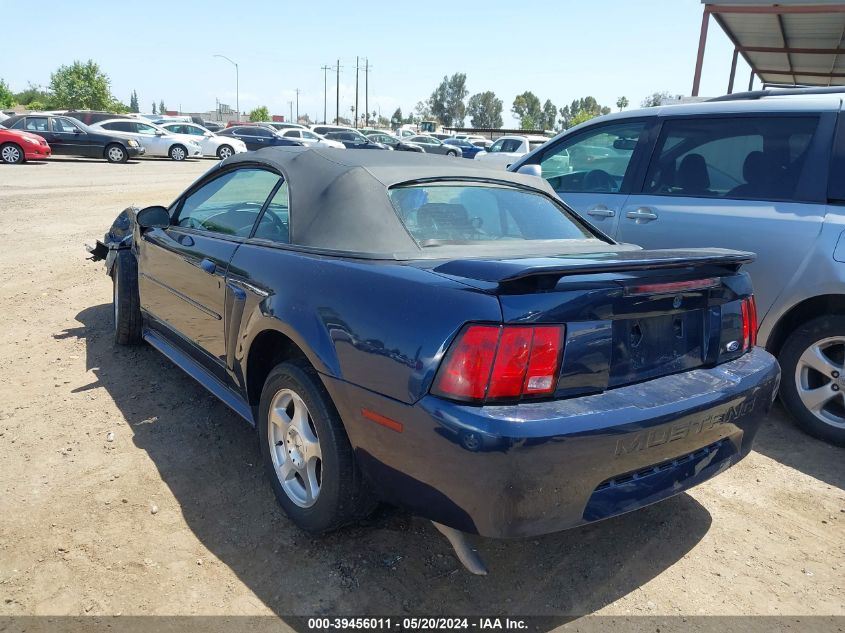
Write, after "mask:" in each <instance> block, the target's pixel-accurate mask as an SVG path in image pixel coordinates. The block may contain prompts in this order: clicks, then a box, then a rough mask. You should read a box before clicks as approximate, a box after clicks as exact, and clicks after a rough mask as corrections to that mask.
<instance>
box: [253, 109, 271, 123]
mask: <svg viewBox="0 0 845 633" xmlns="http://www.w3.org/2000/svg"><path fill="white" fill-rule="evenodd" d="M249 120H250V121H252V122H253V123H254V122H256V121H269V120H270V111H269V110H268V109H267V106H258V107H257V108H255V109H254V110H252V111H251V112H250V113H249Z"/></svg>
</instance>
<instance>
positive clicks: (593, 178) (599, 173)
mask: <svg viewBox="0 0 845 633" xmlns="http://www.w3.org/2000/svg"><path fill="white" fill-rule="evenodd" d="M615 186H616V181H615V180H614V179H613V176H611V175H610V174H608V173H607V172H606V171H604V170H603V169H593V170H592V171H588V172H587V175H586V176H584V186H583V190H584V191H613V188H614V187H615Z"/></svg>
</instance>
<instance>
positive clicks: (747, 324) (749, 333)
mask: <svg viewBox="0 0 845 633" xmlns="http://www.w3.org/2000/svg"><path fill="white" fill-rule="evenodd" d="M756 344H757V302H756V301H755V300H754V295H751V296H750V297H748V298H747V299H743V300H742V351H747V350H749V349H751V348H752V347H754V346H755V345H756Z"/></svg>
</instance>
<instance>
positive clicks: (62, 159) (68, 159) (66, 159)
mask: <svg viewBox="0 0 845 633" xmlns="http://www.w3.org/2000/svg"><path fill="white" fill-rule="evenodd" d="M46 162H50V163H70V164H76V163H95V164H98V165H104V164H108V162H109V161H107V160H106V159H105V158H79V157H74V156H51V157H50V158H49V160H48V161H46ZM138 162H139V161H138V159H137V158H129V159H127V161H126V162H125V163H118V164H122V165H137V164H138Z"/></svg>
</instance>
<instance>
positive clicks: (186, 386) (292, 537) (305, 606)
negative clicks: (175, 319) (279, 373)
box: [55, 304, 711, 623]
mask: <svg viewBox="0 0 845 633" xmlns="http://www.w3.org/2000/svg"><path fill="white" fill-rule="evenodd" d="M76 318H77V320H78V321H79V326H78V327H75V328H70V329H67V330H65V331H64V332H62V333H60V334H56V335H55V336H56V338H79V339H81V340H84V341H85V344H86V364H87V368H88V369H89V370H90V371H91V372H92V373H93V374H94V375H95V380H94V381H93V382H91V383H90V384H88V385H86V386H83V387H79V388H78V389H77V390H76V391H85V390H88V389H100V388H102V389H105V390H106V391H107V392H108V394H109V395H110V396H111V397H112V398H113V400H114V402H115V404H116V405H117V407H118V408H119V409H120V411H121V413H122V415H123V417H124V418H125V420H126V423H128V425H129V427H130V428H131V432H132V441H133V442H134V444H135V446H136V447H137V448H139V449H141V450H143V451H145V452H146V454H147V455H148V456H149V457H150V459H151V460H152V461H153V462H154V464H155V465H156V467H157V469H158V471H159V473H160V476H161V479H162V481H163V482H164V483H165V484H166V485H167V486H168V488H169V489H170V491H172V493H173V495H174V497H175V499H176V501H177V502H178V504H179V506H180V508H179V509H180V511H181V513H182V516H183V517H184V520H185V521H186V523H187V525H188V526H189V528H190V529H191V530H192V531H193V533H194V534H195V535H196V537H197V538H198V539H199V540H200V541H201V542H202V544H203V545H204V546H205V547H206V548H207V549H208V550H209V551H210V552H211V553H212V554H213V556H215V557H216V558H217V559H218V560H219V561H221V562H222V563H223V564H225V565H227V566H228V567H229V568H230V569H231V570H232V571H233V572H234V573H235V574H237V576H238V577H239V578H240V580H241V581H242V582H243V583H244V585H246V586H247V587H248V588H249V589H250V590H251V591H252V592H253V593H254V594H255V595H256V596H258V598H260V600H261V601H263V603H264V604H265V605H266V606H267V607H268V608H269V609H270V610H272V611H273V612H274V613H276V614H278V615H279V616H282V617H284V616H305V615H326V614H336V615H341V614H347V615H364V614H383V615H405V614H442V615H449V614H451V615H467V614H499V615H546V616H550V617H551V619H552V622H553V623H558V622H560V623H562V622H564V621H566V620H568V619H570V618H572V617H575V616H579V615H583V614H587V613H592V612H594V611H596V610H598V609H601V608H602V607H604V606H606V605H608V604H610V603H612V602H614V601H615V600H617V599H619V598H621V597H622V596H625V595H626V594H628V593H630V592H632V591H634V590H636V589H637V588H638V587H640V586H642V585H643V584H644V583H646V582H648V581H649V580H651V579H652V578H654V577H655V576H657V575H658V574H660V573H662V572H663V571H665V570H666V569H667V568H669V567H670V566H672V565H673V564H675V563H676V562H677V561H678V560H680V559H681V558H683V557H684V556H685V555H686V554H687V553H688V552H689V551H690V550H691V549H692V548H693V547H694V546H695V545H696V544H697V543H699V541H700V540H701V539H702V538H703V537H704V535H705V534H706V533H707V531H708V530H709V528H710V525H711V517H710V514H709V513H708V511H707V510H706V509H705V508H704V507H703V506H702V505H700V504H699V503H698V502H697V501H695V500H694V499H693V498H692V497H690V496H689V495H687V494H681V495H679V496H677V497H674V498H672V499H670V500H667V501H665V502H663V503H660V504H657V505H654V506H651V507H648V508H645V509H643V510H641V511H638V512H634V513H631V514H628V515H623V516H620V517H616V518H613V519H608V520H606V521H603V522H601V523H597V524H593V525H590V526H585V527H582V528H577V529H574V530H569V531H566V532H561V533H557V534H552V535H548V536H543V537H539V538H534V539H519V540H510V541H504V540H493V539H482V538H474V539H473V541H474V542H475V543H476V544H477V546H478V547H479V550H480V552H481V554H482V556H483V557H484V559H485V560H486V562H487V564H488V566H489V568H490V574H489V575H488V576H485V577H478V576H472V575H471V574H469V573H468V572H466V571H465V570H464V569H463V568H462V567H461V565H460V564H459V563H458V562H457V560H456V558H455V556H454V554H453V553H452V550H451V548H450V546H449V544H448V543H447V541H446V540H445V539H444V538H443V537H442V536H441V535H440V534H439V533H438V532H437V531H436V530H435V529H434V528H433V526H432V525H431V524H430V523H429V522H428V521H425V520H423V519H420V518H418V517H412V516H409V515H408V514H406V513H404V512H402V511H399V510H396V509H390V508H380V509H379V510H378V511H377V512H376V513H375V514H374V515H373V516H372V517H370V518H369V519H367V520H366V521H364V522H363V523H361V524H359V525H356V526H352V527H348V528H345V529H343V530H340V531H337V532H334V533H331V534H328V535H324V536H320V537H315V536H310V535H308V534H306V533H304V532H302V531H300V530H298V529H297V528H296V527H295V526H293V524H292V523H291V522H290V521H289V520H288V519H287V518H286V517H285V516H284V514H283V513H282V511H281V510H280V508H279V506H278V505H277V504H276V501H275V498H274V497H273V494H272V490H271V487H270V484H269V481H267V479H266V478H265V476H264V474H263V469H262V468H261V464H260V456H259V448H258V440H257V434H256V433H255V431H254V429H252V428H251V427H250V426H249V425H248V424H246V423H245V422H243V421H242V420H241V419H240V418H239V417H237V416H236V415H235V414H234V413H232V412H230V411H229V410H228V409H227V408H226V407H225V406H224V405H222V404H221V403H219V402H218V401H217V400H216V399H214V398H213V397H212V396H211V395H209V394H208V393H206V392H205V391H204V389H203V388H202V387H200V386H199V385H198V384H197V383H195V382H194V381H193V380H192V379H190V378H189V377H188V376H186V375H185V374H184V373H182V372H181V371H180V370H179V369H177V368H176V367H175V366H174V365H172V364H171V363H170V362H169V361H167V360H166V359H165V358H164V357H163V356H161V355H160V354H159V353H158V352H156V351H155V350H153V349H152V348H150V347H148V346H146V345H140V346H137V347H129V348H121V347H115V346H114V344H113V342H112V332H111V319H112V313H111V305H110V304H103V305H98V306H95V307H91V308H87V309H85V310H83V311H82V312H80V313H79V314H78V315H77V317H76Z"/></svg>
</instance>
